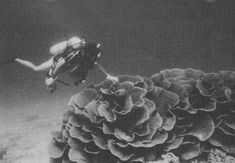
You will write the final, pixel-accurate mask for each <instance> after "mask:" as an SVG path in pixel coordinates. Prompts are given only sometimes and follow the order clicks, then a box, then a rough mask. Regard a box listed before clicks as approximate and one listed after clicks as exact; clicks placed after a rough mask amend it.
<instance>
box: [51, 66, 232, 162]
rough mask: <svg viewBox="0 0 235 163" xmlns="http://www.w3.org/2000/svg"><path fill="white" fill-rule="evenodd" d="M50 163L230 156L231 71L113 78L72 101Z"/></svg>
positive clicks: (56, 135) (170, 71)
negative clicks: (218, 152) (211, 152)
mask: <svg viewBox="0 0 235 163" xmlns="http://www.w3.org/2000/svg"><path fill="white" fill-rule="evenodd" d="M68 105H69V110H68V111H67V112H66V113H65V114H64V116H63V125H62V128H61V130H60V131H54V132H52V137H53V139H52V142H51V143H50V147H49V153H50V157H51V160H52V162H53V161H56V160H67V162H79V163H93V162H94V163H103V162H105V163H114V162H117V163H120V162H149V161H156V160H159V159H161V158H162V156H163V155H164V154H166V153H168V152H172V153H174V154H175V155H176V156H178V157H179V158H180V160H186V161H187V160H191V159H193V158H195V157H197V156H200V155H201V154H202V153H205V152H207V151H208V148H217V147H220V148H222V149H223V150H224V151H225V152H227V153H235V141H234V140H235V125H234V124H235V73H234V72H229V71H220V72H218V73H204V72H202V71H199V70H194V69H167V70H163V71H161V72H159V73H157V74H154V75H152V77H151V78H146V77H141V76H130V75H126V76H119V82H118V83H112V82H111V81H109V80H105V81H103V82H101V83H99V84H97V85H94V86H93V87H90V88H87V89H85V90H83V91H81V92H79V93H78V94H76V95H74V96H72V97H71V99H70V101H69V104H68Z"/></svg>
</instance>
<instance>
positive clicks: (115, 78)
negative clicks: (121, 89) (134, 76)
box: [106, 75, 119, 83]
mask: <svg viewBox="0 0 235 163" xmlns="http://www.w3.org/2000/svg"><path fill="white" fill-rule="evenodd" d="M106 79H107V80H111V81H112V82H113V83H118V82H119V79H118V77H115V76H111V75H107V77H106Z"/></svg>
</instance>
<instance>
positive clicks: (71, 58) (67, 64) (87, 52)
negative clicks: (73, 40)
mask: <svg viewBox="0 0 235 163" xmlns="http://www.w3.org/2000/svg"><path fill="white" fill-rule="evenodd" d="M99 53H100V50H99V49H98V48H97V45H96V44H95V43H92V42H90V43H86V44H85V45H84V46H82V47H80V48H79V49H73V48H67V49H66V50H65V51H64V52H63V53H61V54H59V55H57V56H55V57H54V58H53V62H54V64H53V65H52V67H51V69H50V71H49V73H48V77H52V78H54V79H55V78H56V76H57V74H58V71H59V69H61V68H62V70H64V71H66V72H68V73H69V74H70V76H71V77H73V78H76V79H77V81H76V82H75V83H79V82H82V81H83V80H85V79H86V77H87V75H88V71H89V70H91V69H92V68H93V66H94V65H95V62H96V61H97V60H98V57H99V56H98V54H99ZM70 54H71V55H70ZM60 59H64V64H63V65H61V67H59V68H58V70H56V71H55V72H53V71H54V70H55V68H56V66H57V64H59V62H60Z"/></svg>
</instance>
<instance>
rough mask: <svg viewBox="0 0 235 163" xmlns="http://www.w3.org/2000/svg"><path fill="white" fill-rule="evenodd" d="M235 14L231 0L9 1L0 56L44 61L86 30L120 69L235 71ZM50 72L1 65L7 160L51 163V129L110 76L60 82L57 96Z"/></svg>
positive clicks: (1, 21)
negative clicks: (47, 80) (74, 100)
mask: <svg viewBox="0 0 235 163" xmlns="http://www.w3.org/2000/svg"><path fill="white" fill-rule="evenodd" d="M234 15H235V2H234V1H231V0H223V1H222V0H217V1H203V0H177V1H176V0H169V1H165V0H158V1H154V0H149V1H141V0H135V1H134V0H130V1H125V0H119V1H115V0H69V1H66V0H42V1H39V0H21V1H19V0H1V1H0V60H1V61H4V60H6V59H9V58H10V57H12V56H18V57H20V58H23V59H27V60H30V61H33V62H35V63H36V64H40V63H41V62H43V61H45V60H47V59H48V58H49V48H50V46H52V45H53V44H55V43H57V42H60V41H63V40H65V39H68V38H69V37H71V36H74V35H78V36H84V37H86V38H87V39H88V40H94V41H96V42H100V43H101V44H102V50H103V53H102V58H101V60H100V63H101V64H102V65H103V66H104V67H105V68H106V69H107V71H108V72H110V73H111V74H113V75H121V74H132V75H144V76H150V75H152V74H155V73H157V72H159V71H161V70H163V69H166V68H187V67H191V68H194V69H200V70H202V71H204V72H217V71H219V70H234V68H235V64H234V61H235V56H234V52H235V46H234V45H235V37H234V36H235V34H234V32H235V19H234ZM44 76H45V74H44V73H39V74H38V73H34V72H32V71H30V70H28V69H26V68H24V67H20V66H19V65H16V64H12V65H7V66H4V67H1V68H0V111H1V112H0V122H1V126H0V137H1V139H0V160H2V161H3V162H24V163H25V162H27V161H28V162H32V160H33V161H35V160H38V162H45V160H47V159H48V158H47V157H48V156H47V151H46V150H45V149H46V148H47V143H48V139H49V137H50V134H49V132H50V131H51V129H52V128H53V129H55V128H56V126H59V125H60V120H61V117H62V114H63V112H64V111H65V110H66V104H67V102H68V100H69V98H70V97H71V95H73V94H75V93H77V92H78V91H79V90H81V89H82V88H84V87H85V86H86V84H94V83H97V82H100V81H101V80H103V79H104V76H103V74H101V73H100V71H99V70H97V69H94V70H92V71H91V72H90V73H89V78H88V80H87V83H86V84H85V85H83V86H79V87H66V86H63V85H59V86H58V87H59V89H58V90H57V91H56V92H55V93H54V94H52V95H51V94H49V93H48V92H47V91H46V90H45V86H44ZM63 79H64V80H66V81H69V79H68V78H67V77H66V75H65V76H63ZM39 151H40V152H39ZM30 159H31V161H30ZM40 159H41V160H40Z"/></svg>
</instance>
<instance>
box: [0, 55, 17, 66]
mask: <svg viewBox="0 0 235 163" xmlns="http://www.w3.org/2000/svg"><path fill="white" fill-rule="evenodd" d="M16 58H17V57H16V56H13V57H11V58H9V59H8V60H6V61H3V62H0V65H7V64H11V63H15V59H16Z"/></svg>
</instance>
